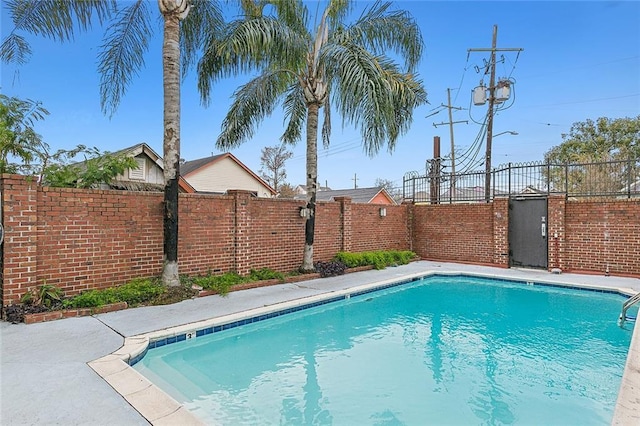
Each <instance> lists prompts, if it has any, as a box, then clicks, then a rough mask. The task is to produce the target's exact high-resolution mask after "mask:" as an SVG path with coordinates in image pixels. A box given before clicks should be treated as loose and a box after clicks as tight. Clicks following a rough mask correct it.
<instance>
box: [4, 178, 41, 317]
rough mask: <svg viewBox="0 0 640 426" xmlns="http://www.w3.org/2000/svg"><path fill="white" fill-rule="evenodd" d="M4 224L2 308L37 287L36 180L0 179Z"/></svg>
mask: <svg viewBox="0 0 640 426" xmlns="http://www.w3.org/2000/svg"><path fill="white" fill-rule="evenodd" d="M0 194H1V200H0V202H1V203H2V206H1V208H0V211H1V212H2V225H3V226H4V231H5V236H4V243H3V245H2V305H3V306H4V305H9V304H12V303H16V302H18V301H19V300H20V297H21V296H22V295H23V294H24V293H26V292H27V291H28V290H29V289H30V288H32V287H35V286H36V285H37V282H36V277H37V267H36V266H37V262H36V259H37V250H36V249H37V245H36V243H37V238H36V236H37V232H38V187H37V184H36V181H35V179H33V178H27V177H25V176H18V175H8V174H3V175H2V177H1V178H0Z"/></svg>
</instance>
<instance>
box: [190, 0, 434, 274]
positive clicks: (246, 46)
mask: <svg viewBox="0 0 640 426" xmlns="http://www.w3.org/2000/svg"><path fill="white" fill-rule="evenodd" d="M352 3H353V2H352V1H349V0H329V1H328V2H327V6H326V8H325V9H324V12H323V13H322V15H320V17H319V23H318V25H317V26H316V27H315V29H310V28H312V26H311V25H310V21H309V13H308V10H307V8H306V6H305V4H303V3H302V1H299V0H283V1H264V0H243V1H241V6H242V9H243V12H244V16H243V17H242V18H241V19H238V20H235V21H233V22H231V23H229V25H228V27H227V30H226V31H225V33H224V34H222V35H221V36H220V38H218V39H216V40H213V41H212V42H211V43H210V44H209V45H208V46H207V48H206V49H205V54H204V56H203V58H202V59H201V60H200V63H199V64H198V87H199V89H200V93H201V96H202V100H203V102H204V103H205V104H207V103H209V102H210V100H211V97H210V93H211V86H212V84H213V83H214V82H215V81H217V80H219V79H221V78H223V77H226V76H231V75H236V74H238V73H241V72H250V71H256V70H257V71H258V72H260V73H261V74H260V75H258V76H257V77H255V78H254V79H252V80H251V81H249V82H248V83H247V84H245V85H243V86H241V87H240V88H239V89H238V90H237V91H236V92H235V95H234V101H233V103H232V106H231V108H230V110H229V112H228V113H227V115H226V117H225V119H224V121H223V123H222V131H221V134H220V136H219V137H218V139H217V141H216V146H217V147H218V148H220V149H230V148H234V147H237V146H238V145H240V144H241V143H243V142H245V141H246V140H248V139H250V138H251V137H252V136H253V135H254V134H255V131H256V130H257V127H258V125H259V124H260V122H261V121H262V120H263V119H264V118H265V117H267V116H269V115H270V114H271V113H272V112H273V111H274V109H275V107H276V106H277V105H278V104H279V103H280V102H281V103H282V105H283V107H284V111H285V119H286V121H287V124H286V128H285V130H284V133H283V135H282V136H281V141H282V142H283V143H290V144H295V143H296V142H298V141H299V140H300V139H301V137H302V130H303V127H305V126H306V143H307V147H306V151H307V153H306V155H307V163H306V171H307V182H306V185H307V205H306V207H307V209H308V211H309V212H310V214H309V215H308V216H307V219H306V222H305V247H304V255H303V262H302V266H301V268H300V269H301V270H302V271H312V270H313V240H314V228H315V210H316V189H317V176H318V173H317V139H318V116H319V112H320V109H321V108H324V117H323V125H322V141H323V143H324V146H325V147H326V146H328V145H329V138H330V134H331V119H330V111H331V108H330V104H331V103H333V104H334V105H335V107H336V108H337V110H338V111H339V113H340V114H341V115H342V118H343V122H348V123H352V124H354V125H356V126H358V127H359V128H360V131H361V135H362V141H363V148H364V151H365V152H366V153H367V154H369V155H371V156H373V155H375V154H376V153H377V152H378V151H379V149H380V148H381V147H382V146H384V145H385V144H386V145H387V147H388V150H389V151H393V149H394V147H395V144H396V141H397V140H398V137H399V136H400V135H402V134H403V133H405V132H406V131H407V130H408V128H409V125H410V124H411V121H412V113H413V109H414V108H415V107H417V106H418V105H420V104H422V103H424V102H426V92H425V90H424V88H423V87H422V84H421V82H420V81H419V80H416V78H415V75H414V74H413V72H414V70H415V67H416V65H417V63H418V61H419V59H420V57H421V54H422V49H423V42H422V36H421V34H420V30H419V28H418V26H417V24H416V22H415V20H414V19H413V18H412V17H411V16H410V15H409V14H408V13H407V12H404V11H392V10H391V9H390V4H389V3H375V4H373V5H372V6H371V7H369V8H367V9H366V10H365V11H364V13H363V14H362V16H360V18H359V19H358V20H357V21H356V22H355V23H353V24H352V25H346V24H344V22H343V21H344V19H345V18H346V16H347V15H348V13H349V12H350V10H351V6H352ZM265 12H266V13H265ZM314 25H315V24H314ZM386 51H390V52H392V53H393V54H394V55H395V56H397V57H399V58H401V59H402V60H403V61H404V70H402V69H401V68H400V67H399V66H398V65H396V64H395V63H394V62H393V61H392V60H390V59H389V58H388V57H387V56H385V52H386Z"/></svg>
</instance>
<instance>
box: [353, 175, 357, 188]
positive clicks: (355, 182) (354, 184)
mask: <svg viewBox="0 0 640 426" xmlns="http://www.w3.org/2000/svg"><path fill="white" fill-rule="evenodd" d="M353 189H358V175H357V174H356V173H354V174H353Z"/></svg>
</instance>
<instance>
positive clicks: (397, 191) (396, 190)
mask: <svg viewBox="0 0 640 426" xmlns="http://www.w3.org/2000/svg"><path fill="white" fill-rule="evenodd" d="M375 186H381V187H383V188H384V189H386V190H387V192H388V193H389V195H391V198H393V199H394V200H395V201H396V202H398V203H400V202H402V188H400V187H397V186H395V185H394V184H393V181H392V180H388V179H382V178H377V179H376V182H375Z"/></svg>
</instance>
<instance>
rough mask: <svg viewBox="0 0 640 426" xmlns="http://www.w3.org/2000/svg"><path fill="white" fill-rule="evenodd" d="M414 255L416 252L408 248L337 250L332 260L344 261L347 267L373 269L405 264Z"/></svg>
mask: <svg viewBox="0 0 640 426" xmlns="http://www.w3.org/2000/svg"><path fill="white" fill-rule="evenodd" d="M415 257H416V254H415V253H414V252H412V251H408V250H405V251H400V250H377V251H364V252H359V253H347V252H339V253H337V254H336V255H335V257H334V260H336V261H339V262H342V263H344V264H345V265H346V267H347V268H355V267H358V266H373V267H374V268H375V269H384V268H386V267H387V266H392V265H406V264H407V263H409V262H410V261H411V260H412V259H414V258H415Z"/></svg>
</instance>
